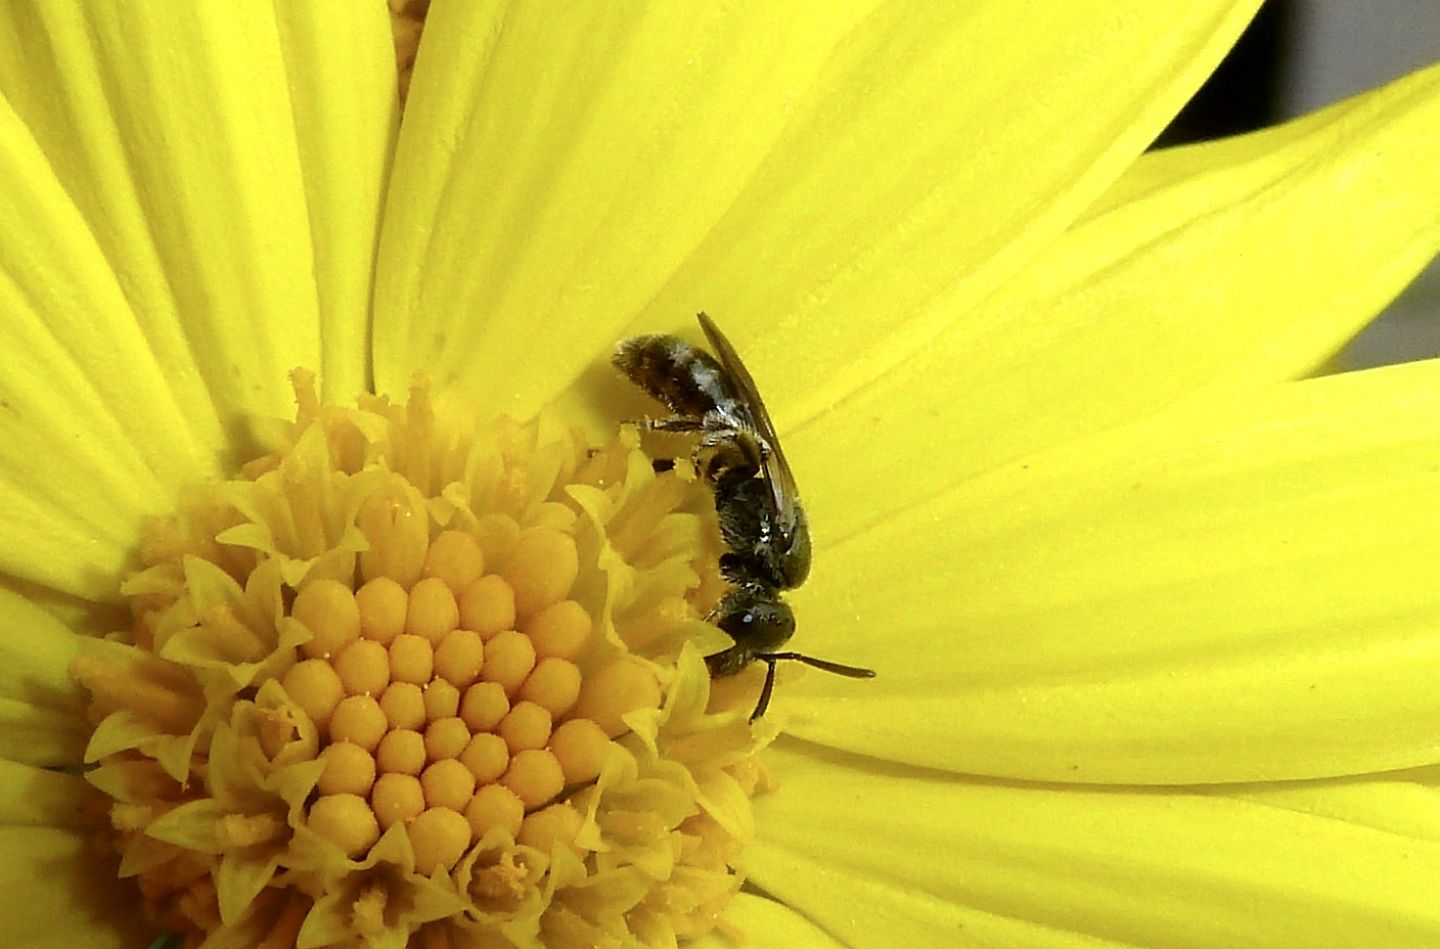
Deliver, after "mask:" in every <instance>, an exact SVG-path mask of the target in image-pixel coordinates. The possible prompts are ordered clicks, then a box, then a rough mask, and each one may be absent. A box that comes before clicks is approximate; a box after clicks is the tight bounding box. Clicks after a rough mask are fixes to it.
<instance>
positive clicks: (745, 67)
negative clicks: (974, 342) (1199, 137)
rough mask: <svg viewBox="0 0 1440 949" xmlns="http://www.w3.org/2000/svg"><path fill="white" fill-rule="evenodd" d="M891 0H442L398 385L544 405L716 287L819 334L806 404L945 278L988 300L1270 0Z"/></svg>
mask: <svg viewBox="0 0 1440 949" xmlns="http://www.w3.org/2000/svg"><path fill="white" fill-rule="evenodd" d="M870 6H871V5H870V4H865V5H836V4H834V3H826V4H823V5H815V6H814V7H812V8H809V9H802V8H799V7H796V6H794V5H783V6H779V7H777V6H776V5H774V4H769V5H761V4H758V3H757V4H754V5H752V6H750V7H746V6H745V5H743V4H742V5H739V6H737V5H734V4H731V5H727V6H726V7H724V8H723V9H721V8H716V9H715V10H713V11H712V12H710V13H708V14H706V15H703V16H697V15H695V13H694V11H693V10H692V9H690V8H688V7H671V6H668V5H650V6H637V7H613V6H612V7H606V8H599V7H596V8H589V9H590V10H592V11H601V10H602V9H603V12H592V13H590V14H588V15H580V14H572V15H570V16H566V17H554V16H550V15H549V14H548V13H547V12H545V11H543V10H540V9H537V8H534V7H530V6H528V5H523V4H514V5H509V6H499V5H473V4H461V3H455V4H444V3H437V4H436V5H435V8H434V11H433V16H432V20H431V22H430V24H429V26H428V27H427V32H426V38H425V42H424V44H423V48H422V49H421V51H420V58H419V61H418V63H417V66H416V74H415V84H414V87H413V89H412V95H411V99H410V103H409V107H408V108H409V110H410V111H407V116H406V123H405V128H404V129H403V130H402V134H401V141H400V145H399V153H398V155H397V159H396V162H397V164H396V175H395V182H396V184H395V188H394V189H393V191H392V199H391V204H390V206H389V207H388V208H387V219H386V223H385V228H384V232H383V235H382V250H381V254H382V257H381V265H380V270H379V274H378V281H379V282H378V288H377V299H376V307H377V352H376V358H377V384H378V385H379V387H380V388H382V389H391V390H393V389H397V388H400V387H403V386H404V385H405V384H406V383H407V381H408V378H407V377H408V373H409V372H410V371H411V370H412V369H414V368H416V367H422V366H423V367H426V368H428V369H429V370H430V371H431V372H433V373H434V374H436V375H437V376H439V377H440V378H441V379H442V380H444V381H447V382H448V381H458V382H460V383H461V384H462V385H463V386H464V387H466V388H467V389H469V390H470V391H471V392H472V393H473V394H474V395H475V397H476V398H479V399H483V400H485V401H486V402H487V404H493V405H495V406H496V407H497V408H500V409H504V410H507V411H511V412H514V413H517V414H521V415H524V414H527V413H529V412H532V411H534V410H535V409H536V408H537V407H538V406H539V405H540V404H542V403H543V402H544V401H545V400H547V399H549V398H550V397H552V396H553V395H554V394H555V393H557V392H559V391H560V390H561V389H563V388H564V387H565V386H567V385H568V384H569V383H570V382H571V381H572V380H574V379H575V378H576V377H578V376H580V375H581V374H582V373H583V372H584V371H585V370H587V369H589V368H591V367H592V366H593V365H594V361H595V358H596V356H597V355H598V354H601V353H603V352H605V351H606V350H608V348H609V346H610V344H611V343H612V342H613V341H614V340H615V339H616V338H617V337H618V336H620V335H622V334H623V332H624V331H625V330H626V329H627V328H629V327H632V326H633V327H639V326H645V327H652V328H653V327H678V326H687V325H689V323H690V320H691V319H692V315H693V313H694V311H696V310H699V309H706V310H709V311H710V312H712V313H714V314H715V315H716V316H717V317H719V318H720V319H721V321H722V323H724V324H725V325H726V326H727V327H730V328H732V329H734V331H735V333H734V335H737V336H739V337H740V338H742V339H745V340H747V341H750V340H754V341H755V345H754V346H752V347H747V352H753V353H755V354H756V360H757V362H758V364H759V365H761V366H762V367H763V366H765V365H767V364H768V365H774V364H777V363H779V364H783V363H780V358H781V356H780V354H783V353H792V352H793V353H805V354H806V360H805V362H806V367H807V371H806V372H805V373H803V374H802V373H795V374H792V375H790V376H787V377H785V378H781V379H780V380H778V381H777V382H775V383H774V384H773V385H772V386H771V388H772V392H773V393H774V395H775V396H776V398H775V400H774V401H775V402H776V404H777V405H778V406H779V407H780V409H781V412H782V415H783V416H785V417H789V418H794V417H803V416H804V415H806V414H809V413H812V412H814V411H816V410H817V409H818V408H819V407H821V406H823V405H824V404H826V403H827V402H828V401H833V399H834V398H835V397H836V395H837V393H839V392H841V391H848V390H849V389H850V388H853V387H854V386H855V385H857V384H858V383H859V382H860V381H863V380H864V379H867V378H870V377H872V376H874V375H875V374H877V373H878V372H880V371H882V370H883V369H884V368H887V367H888V366H890V365H892V364H893V363H894V362H896V361H897V360H899V359H901V358H903V357H904V356H905V355H906V354H908V353H909V352H911V351H913V350H914V349H915V348H917V347H918V346H920V345H922V344H923V342H924V341H925V340H926V339H928V338H929V337H930V336H932V335H933V334H934V333H935V332H936V331H938V329H939V328H940V324H941V321H940V319H939V317H937V316H936V315H934V314H930V315H928V316H927V315H926V311H923V310H922V308H921V307H922V304H923V303H924V302H925V301H928V300H929V299H931V298H932V297H934V296H935V295H936V294H938V293H940V292H942V291H944V290H946V289H947V288H948V289H950V290H951V292H954V293H959V292H961V291H959V290H956V289H955V287H956V285H957V284H958V285H962V286H964V287H966V288H968V290H967V291H966V292H969V293H971V294H973V295H974V296H976V297H977V298H978V297H979V296H980V295H982V294H983V293H984V292H987V291H988V290H990V289H993V287H994V286H995V285H996V284H997V283H998V282H999V281H1000V280H1001V279H1003V276H1004V275H1006V274H1008V273H1009V272H1010V271H1011V270H1013V268H1014V267H1015V266H1018V265H1019V263H1020V262H1021V261H1022V260H1023V258H1024V257H1025V256H1028V255H1029V254H1031V253H1033V252H1034V250H1035V249H1037V248H1038V247H1039V246H1040V245H1042V244H1043V243H1044V242H1045V241H1047V240H1049V239H1050V238H1053V236H1054V235H1055V234H1056V233H1057V232H1058V231H1059V230H1061V229H1062V228H1063V227H1064V226H1066V225H1067V224H1068V223H1069V222H1070V220H1071V219H1072V218H1073V217H1074V216H1075V215H1076V214H1078V213H1079V212H1080V211H1081V210H1082V209H1083V207H1084V206H1085V205H1086V204H1088V203H1089V202H1090V201H1092V200H1093V199H1094V198H1095V197H1096V196H1097V195H1098V193H1099V192H1100V191H1101V190H1102V189H1103V188H1104V187H1105V186H1106V185H1107V184H1108V183H1109V182H1110V181H1111V180H1112V179H1113V178H1114V177H1116V176H1117V175H1118V174H1119V173H1120V171H1121V170H1122V169H1123V167H1124V166H1125V165H1126V164H1128V163H1129V162H1130V161H1131V160H1132V159H1133V157H1134V156H1135V155H1136V154H1137V153H1138V152H1139V151H1140V150H1141V149H1142V148H1143V147H1144V145H1145V144H1146V143H1147V142H1148V141H1149V138H1150V137H1151V136H1153V134H1154V133H1155V132H1156V131H1157V130H1158V129H1159V127H1160V126H1161V125H1162V124H1163V122H1164V121H1165V119H1166V118H1167V117H1168V116H1169V115H1170V114H1171V113H1173V111H1174V109H1175V108H1177V107H1178V105H1179V104H1180V103H1181V102H1182V101H1183V100H1184V98H1185V97H1186V96H1187V95H1188V94H1189V93H1190V92H1191V91H1192V90H1193V88H1194V87H1195V86H1196V85H1197V84H1198V83H1199V81H1200V80H1201V78H1203V76H1204V75H1205V73H1206V72H1208V70H1209V69H1210V68H1211V67H1212V66H1213V65H1214V63H1215V62H1216V61H1217V60H1218V58H1219V56H1220V54H1221V53H1222V52H1223V50H1224V48H1225V47H1226V46H1228V44H1229V42H1230V41H1231V40H1233V38H1234V36H1235V35H1236V33H1238V31H1239V29H1240V27H1241V26H1242V25H1243V22H1244V20H1245V19H1246V17H1247V16H1248V13H1249V12H1250V11H1251V10H1252V9H1253V7H1254V4H1251V3H1238V4H1237V3H1218V2H1210V3H1195V4H1186V5H1184V7H1183V9H1181V10H1179V11H1178V12H1177V11H1176V10H1174V9H1172V8H1170V7H1166V8H1164V9H1163V10H1162V9H1161V8H1159V7H1156V6H1155V5H1153V4H1148V3H1140V2H1133V3H1125V4H1120V5H1118V6H1117V4H1116V3H1115V2H1114V0H1087V2H1081V3H1075V4H1068V5H1065V6H1064V7H1061V8H1056V9H1054V10H1051V11H1047V16H1052V17H1056V18H1059V20H1060V22H1054V21H1053V20H1052V21H1051V22H1049V23H1047V25H1046V29H1045V30H1041V31H1036V30H1030V29H1027V28H1025V26H1024V24H1025V22H1026V19H1027V17H1029V16H1031V15H1033V10H1032V9H1031V7H1030V5H1029V4H1025V3H1023V2H1019V0H991V2H984V3H969V4H964V5H951V6H944V5H935V4H921V3H888V4H883V5H880V6H878V8H876V9H873V10H871V9H869V7H870ZM475 36H484V37H487V38H488V39H489V42H488V43H476V42H475V41H474V37H475ZM622 48H623V50H624V54H623V55H617V52H616V51H617V50H619V49H622ZM517 89H523V90H524V95H523V96H519V95H517V94H516V90H517ZM659 89H663V90H664V94H663V95H659V94H656V90H659ZM472 90H478V94H476V93H473V92H472ZM997 102H1003V103H1005V107H1004V108H996V106H995V104H996V103H997ZM822 318H823V319H824V320H826V321H827V325H826V326H823V327H822V326H820V325H819V324H818V320H820V319H822ZM877 319H883V321H884V323H885V324H886V326H887V328H893V329H894V332H887V334H886V335H885V341H884V343H883V345H877V343H876V334H875V332H874V330H875V327H876V325H877ZM537 328H538V331H537ZM529 365H544V366H546V367H548V370H547V371H546V372H542V373H519V372H515V371H511V370H510V369H509V368H508V367H513V366H529ZM496 367H499V368H498V369H497V368H496Z"/></svg>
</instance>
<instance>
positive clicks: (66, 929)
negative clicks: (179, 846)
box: [0, 827, 155, 949]
mask: <svg viewBox="0 0 1440 949" xmlns="http://www.w3.org/2000/svg"><path fill="white" fill-rule="evenodd" d="M0 853H4V854H5V858H4V859H3V860H0V889H3V891H4V893H5V899H4V900H3V901H0V932H3V933H4V934H5V939H6V942H7V943H8V944H9V945H12V946H26V947H32V946H33V947H35V949H75V947H76V946H84V947H86V949H92V947H93V949H110V947H114V949H138V947H141V946H145V945H147V944H148V943H149V941H150V940H151V939H152V938H153V937H154V935H155V933H154V932H153V931H152V930H151V928H150V927H147V926H146V925H144V924H143V923H142V921H141V920H140V918H139V916H140V914H139V909H138V902H139V901H138V894H137V893H136V892H135V890H134V887H133V885H132V884H131V883H129V882H128V881H119V880H116V878H115V871H116V864H115V861H113V860H104V859H96V856H95V850H94V843H93V842H92V841H90V840H89V839H87V838H86V836H85V835H84V834H80V833H77V832H74V831H69V830H59V829H55V828H51V827H0Z"/></svg>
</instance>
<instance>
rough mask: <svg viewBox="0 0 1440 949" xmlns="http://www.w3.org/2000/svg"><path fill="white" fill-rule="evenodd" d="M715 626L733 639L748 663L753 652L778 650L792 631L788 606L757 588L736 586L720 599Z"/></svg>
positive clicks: (791, 617)
mask: <svg viewBox="0 0 1440 949" xmlns="http://www.w3.org/2000/svg"><path fill="white" fill-rule="evenodd" d="M715 625H716V626H719V627H720V628H721V629H723V630H724V631H725V632H726V633H727V634H729V636H730V638H731V639H733V640H735V647H736V651H737V652H738V653H743V654H744V661H745V662H748V661H749V660H750V659H751V658H752V657H754V655H755V654H756V653H761V652H770V651H772V650H775V649H779V648H780V647H781V646H783V645H785V643H787V642H789V641H790V637H791V636H793V635H794V634H795V614H794V613H792V612H791V611H790V607H789V606H787V605H786V604H785V603H784V602H782V601H781V600H780V599H778V598H777V597H776V596H775V594H774V593H771V592H769V591H767V590H765V589H763V588H761V587H740V588H738V589H735V590H732V591H731V592H730V593H729V594H727V595H726V597H725V599H723V600H721V601H720V604H719V606H718V607H717V612H716V615H715Z"/></svg>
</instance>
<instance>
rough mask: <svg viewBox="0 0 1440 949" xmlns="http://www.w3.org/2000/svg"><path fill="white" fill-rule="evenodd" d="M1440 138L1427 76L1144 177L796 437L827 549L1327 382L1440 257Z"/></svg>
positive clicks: (1436, 80) (1135, 176)
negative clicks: (1002, 472)
mask: <svg viewBox="0 0 1440 949" xmlns="http://www.w3.org/2000/svg"><path fill="white" fill-rule="evenodd" d="M1437 140H1440V69H1430V70H1426V71H1424V72H1422V73H1417V74H1415V75H1413V76H1410V77H1407V78H1406V79H1403V80H1401V81H1399V82H1396V83H1393V84H1391V85H1390V86H1387V87H1385V88H1383V89H1380V90H1377V91H1375V92H1373V93H1370V94H1368V95H1365V96H1362V97H1359V98H1357V99H1354V100H1351V101H1349V102H1346V103H1343V104H1341V105H1339V106H1336V107H1334V108H1332V109H1328V110H1326V111H1324V112H1321V113H1319V114H1317V115H1314V116H1311V117H1309V118H1306V119H1303V120H1300V121H1297V122H1293V123H1290V124H1288V125H1284V126H1280V127H1278V128H1275V129H1271V130H1268V131H1266V132H1262V133H1259V134H1256V135H1251V136H1245V137H1242V138H1237V139H1231V140H1226V141H1221V142H1216V143H1211V144H1206V145H1200V146H1195V147H1193V148H1185V149H1175V150H1171V151H1167V152H1160V153H1156V154H1153V155H1150V156H1147V157H1146V158H1144V159H1142V160H1141V161H1140V162H1139V163H1137V165H1136V167H1135V168H1134V169H1133V170H1132V171H1131V172H1129V173H1127V175H1126V176H1125V177H1124V178H1123V179H1121V183H1120V185H1118V186H1117V187H1116V188H1115V189H1113V191H1112V193H1111V194H1110V195H1107V197H1106V199H1105V201H1104V202H1103V203H1102V206H1101V209H1100V210H1098V211H1094V210H1092V212H1090V219H1089V220H1087V221H1085V222H1084V223H1082V224H1081V225H1079V226H1077V227H1076V228H1074V229H1072V230H1071V231H1070V232H1068V233H1067V234H1066V235H1065V236H1064V237H1062V238H1061V239H1060V240H1059V241H1057V242H1056V243H1055V244H1054V245H1052V246H1051V247H1049V248H1047V249H1046V250H1045V251H1044V252H1043V253H1042V254H1040V255H1039V256H1038V257H1037V258H1036V259H1035V260H1034V261H1032V262H1031V264H1030V265H1029V266H1027V267H1025V268H1024V269H1023V270H1021V271H1020V272H1019V273H1018V274H1016V276H1015V277H1014V278H1013V279H1012V280H1011V281H1009V283H1008V284H1007V285H1006V286H1005V287H1004V288H1003V289H1002V290H1001V291H1000V292H998V293H996V294H995V295H994V296H992V297H991V298H990V299H988V300H986V301H985V303H984V304H983V305H982V306H981V307H979V308H978V309H977V310H975V311H974V312H972V313H966V314H964V315H963V317H962V318H960V319H957V320H956V321H955V322H954V323H953V324H952V325H951V327H950V328H949V330H948V331H947V332H946V333H945V335H944V336H942V337H941V338H940V339H938V340H936V341H935V343H934V345H933V346H931V347H930V348H928V349H927V350H925V351H923V352H921V353H919V354H917V355H916V356H915V358H913V359H912V360H910V361H909V362H907V363H905V364H904V365H902V366H900V367H897V368H896V369H895V370H894V371H892V372H890V373H889V374H888V375H886V376H885V377H884V378H883V379H881V380H879V381H878V382H877V383H876V384H875V385H872V386H869V387H867V388H865V389H863V390H861V391H859V392H857V393H855V394H854V396H852V397H851V398H849V399H846V400H845V401H843V402H841V403H840V404H839V405H837V406H836V407H835V408H834V410H833V411H831V412H828V413H826V414H824V415H822V416H820V417H818V418H816V419H814V420H813V421H812V422H811V423H810V424H807V425H805V426H804V427H802V428H800V429H798V430H797V431H795V432H792V433H788V435H787V439H786V444H787V448H788V450H789V453H790V455H791V457H792V459H794V460H795V462H796V464H797V465H801V466H802V467H803V471H802V474H803V476H804V477H803V479H802V480H801V484H802V487H803V488H804V492H805V497H806V500H807V503H808V507H809V510H810V514H811V521H812V523H813V525H814V530H815V534H816V537H817V538H818V539H819V541H820V542H821V543H822V544H823V543H824V542H825V541H826V540H827V539H830V538H842V537H845V536H847V535H848V534H850V533H853V532H855V531H857V530H861V529H863V528H864V527H865V526H867V525H869V524H872V523H875V522H876V521H879V520H881V519H883V518H884V517H886V516H887V515H889V514H890V513H891V512H894V511H897V510H901V509H903V508H905V507H907V506H908V505H910V504H912V503H914V502H915V501H917V500H920V499H923V498H926V497H929V496H931V495H933V494H935V493H937V492H939V491H940V490H943V489H944V488H945V487H948V486H949V485H952V484H955V483H957V482H960V481H963V480H965V479H966V478H969V477H971V476H973V475H975V474H977V473H979V472H982V471H986V470H988V469H990V468H993V467H995V466H996V465H997V464H1000V463H1002V462H1004V461H1008V460H1010V459H1012V458H1015V457H1018V456H1020V455H1022V454H1025V453H1027V452H1030V451H1035V450H1038V449H1042V448H1045V447H1048V446H1049V445H1052V444H1057V443H1060V442H1064V441H1067V440H1069V439H1073V438H1077V437H1080V436H1081V435H1084V434H1086V433H1087V432H1090V431H1094V430H1097V429H1099V428H1103V427H1105V426H1107V425H1113V424H1118V423H1120V422H1124V421H1127V420H1129V419H1133V418H1138V417H1141V416H1144V415H1147V414H1150V413H1151V412H1154V411H1156V410H1158V409H1159V408H1161V407H1162V406H1163V405H1165V404H1167V403H1170V402H1174V401H1176V400H1179V399H1182V398H1185V397H1198V398H1207V397H1209V396H1208V393H1212V392H1214V391H1217V390H1222V389H1238V388H1241V387H1243V386H1246V385H1253V384H1255V383H1263V382H1267V381H1275V380H1277V379H1282V378H1286V377H1289V376H1293V375H1294V374H1297V373H1300V372H1304V371H1305V370H1308V369H1310V368H1311V367H1312V366H1314V365H1315V364H1316V363H1317V362H1319V361H1321V360H1322V359H1324V358H1325V357H1327V356H1328V355H1329V354H1330V353H1331V352H1332V351H1333V350H1334V349H1335V348H1336V347H1338V346H1339V345H1340V344H1341V343H1342V342H1343V341H1344V340H1345V339H1346V338H1348V337H1349V336H1351V335H1353V334H1354V333H1355V332H1356V331H1358V330H1359V328H1360V327H1361V326H1363V325H1364V323H1365V322H1367V321H1368V320H1370V319H1371V318H1372V317H1373V316H1374V314H1375V313H1376V312H1377V311H1378V310H1379V309H1380V307H1381V306H1382V305H1383V304H1384V302H1385V301H1387V300H1388V299H1390V298H1391V297H1393V296H1394V295H1395V294H1396V293H1397V292H1399V290H1400V289H1401V287H1403V286H1404V284H1405V283H1406V282H1408V281H1409V279H1410V278H1411V277H1412V276H1413V275H1414V274H1415V272H1416V271H1417V270H1418V269H1419V268H1420V267H1422V266H1424V264H1425V263H1426V262H1427V261H1429V260H1430V259H1431V258H1432V257H1433V256H1434V254H1435V252H1436V250H1437V247H1440V214H1437V211H1436V208H1437V207H1440V176H1437V175H1436V174H1435V168H1434V148H1433V144H1434V142H1436V141H1437ZM947 305H948V304H947ZM957 312H959V311H957ZM916 428H921V429H922V431H920V432H919V433H916V432H915V429H916ZM837 457H838V458H844V459H845V463H844V464H826V463H825V459H828V458H837ZM937 458H943V459H944V464H936V463H935V461H934V459H937ZM859 498H864V499H865V503H856V501H857V499H859Z"/></svg>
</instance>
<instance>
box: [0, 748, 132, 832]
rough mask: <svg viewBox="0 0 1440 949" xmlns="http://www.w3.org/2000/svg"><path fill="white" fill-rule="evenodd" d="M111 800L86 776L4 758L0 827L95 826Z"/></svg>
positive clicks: (1, 762) (0, 768) (1, 761)
mask: <svg viewBox="0 0 1440 949" xmlns="http://www.w3.org/2000/svg"><path fill="white" fill-rule="evenodd" d="M106 803H108V799H107V798H105V797H104V796H103V795H101V794H100V792H99V791H97V790H95V789H94V788H92V787H91V786H90V785H88V784H86V783H85V781H84V780H83V779H82V778H79V777H76V776H75V775H73V774H66V773H64V772H61V771H46V770H44V769H42V768H32V767H31V766H29V765H25V764H19V763H17V762H14V761H6V760H4V759H0V826H6V827H14V826H34V827H67V828H74V829H77V830H83V829H85V828H94V827H96V826H98V825H99V824H100V823H103V821H104V819H105V805H106Z"/></svg>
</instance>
